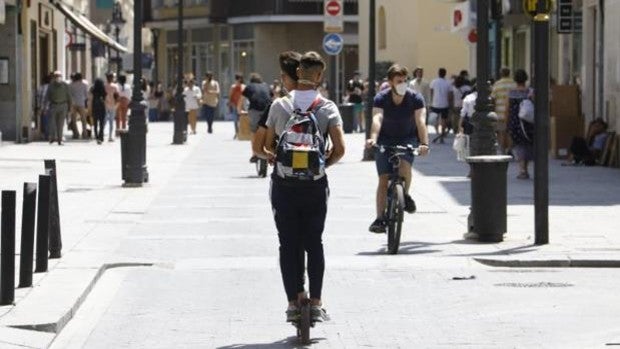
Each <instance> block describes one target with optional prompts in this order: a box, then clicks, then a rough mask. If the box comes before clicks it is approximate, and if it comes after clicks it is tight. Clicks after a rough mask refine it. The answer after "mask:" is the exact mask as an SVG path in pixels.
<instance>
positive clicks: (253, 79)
mask: <svg viewBox="0 0 620 349" xmlns="http://www.w3.org/2000/svg"><path fill="white" fill-rule="evenodd" d="M250 82H253V83H257V84H260V83H261V82H263V78H262V77H261V76H260V74H259V73H252V74H250Z"/></svg>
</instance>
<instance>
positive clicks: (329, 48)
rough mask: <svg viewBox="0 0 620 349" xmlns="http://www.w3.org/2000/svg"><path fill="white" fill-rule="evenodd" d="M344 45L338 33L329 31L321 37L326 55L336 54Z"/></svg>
mask: <svg viewBox="0 0 620 349" xmlns="http://www.w3.org/2000/svg"><path fill="white" fill-rule="evenodd" d="M343 46H344V40H343V39H342V36H341V35H340V34H336V33H331V34H327V35H325V37H324V38H323V51H325V53H327V54H328V55H332V56H335V55H338V54H340V51H342V47H343Z"/></svg>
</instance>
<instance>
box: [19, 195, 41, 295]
mask: <svg viewBox="0 0 620 349" xmlns="http://www.w3.org/2000/svg"><path fill="white" fill-rule="evenodd" d="M36 208H37V183H24V203H23V205H22V243H21V248H20V251H21V252H20V255H19V287H30V286H32V259H33V258H32V257H33V256H32V254H33V253H34V219H35V211H36Z"/></svg>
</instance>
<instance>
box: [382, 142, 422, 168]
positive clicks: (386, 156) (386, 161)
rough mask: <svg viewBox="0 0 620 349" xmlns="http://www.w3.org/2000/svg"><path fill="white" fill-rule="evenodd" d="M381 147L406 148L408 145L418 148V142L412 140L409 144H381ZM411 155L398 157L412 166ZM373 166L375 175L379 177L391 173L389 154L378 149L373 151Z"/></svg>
mask: <svg viewBox="0 0 620 349" xmlns="http://www.w3.org/2000/svg"><path fill="white" fill-rule="evenodd" d="M381 144H383V145H397V144H398V145H403V146H406V145H408V144H411V145H413V146H414V147H417V146H418V142H417V141H415V140H413V141H411V142H402V143H381ZM414 158H415V157H414V156H413V154H407V155H403V156H401V157H400V159H401V161H402V160H404V161H407V162H408V163H409V164H410V165H411V164H413V160H414ZM375 165H376V166H377V174H378V175H379V176H381V175H385V174H391V173H392V164H390V159H389V154H388V152H387V151H386V152H383V153H382V152H381V151H379V149H375Z"/></svg>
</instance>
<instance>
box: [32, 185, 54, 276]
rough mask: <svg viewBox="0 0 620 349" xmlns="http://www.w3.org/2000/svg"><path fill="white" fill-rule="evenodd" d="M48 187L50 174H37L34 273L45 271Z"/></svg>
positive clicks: (48, 212)
mask: <svg viewBox="0 0 620 349" xmlns="http://www.w3.org/2000/svg"><path fill="white" fill-rule="evenodd" d="M50 187H51V178H50V176H48V175H39V197H38V207H37V263H36V266H35V270H34V271H35V273H45V272H46V271H47V250H48V248H49V241H48V239H49V228H50V201H51V198H50V189H51V188H50Z"/></svg>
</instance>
